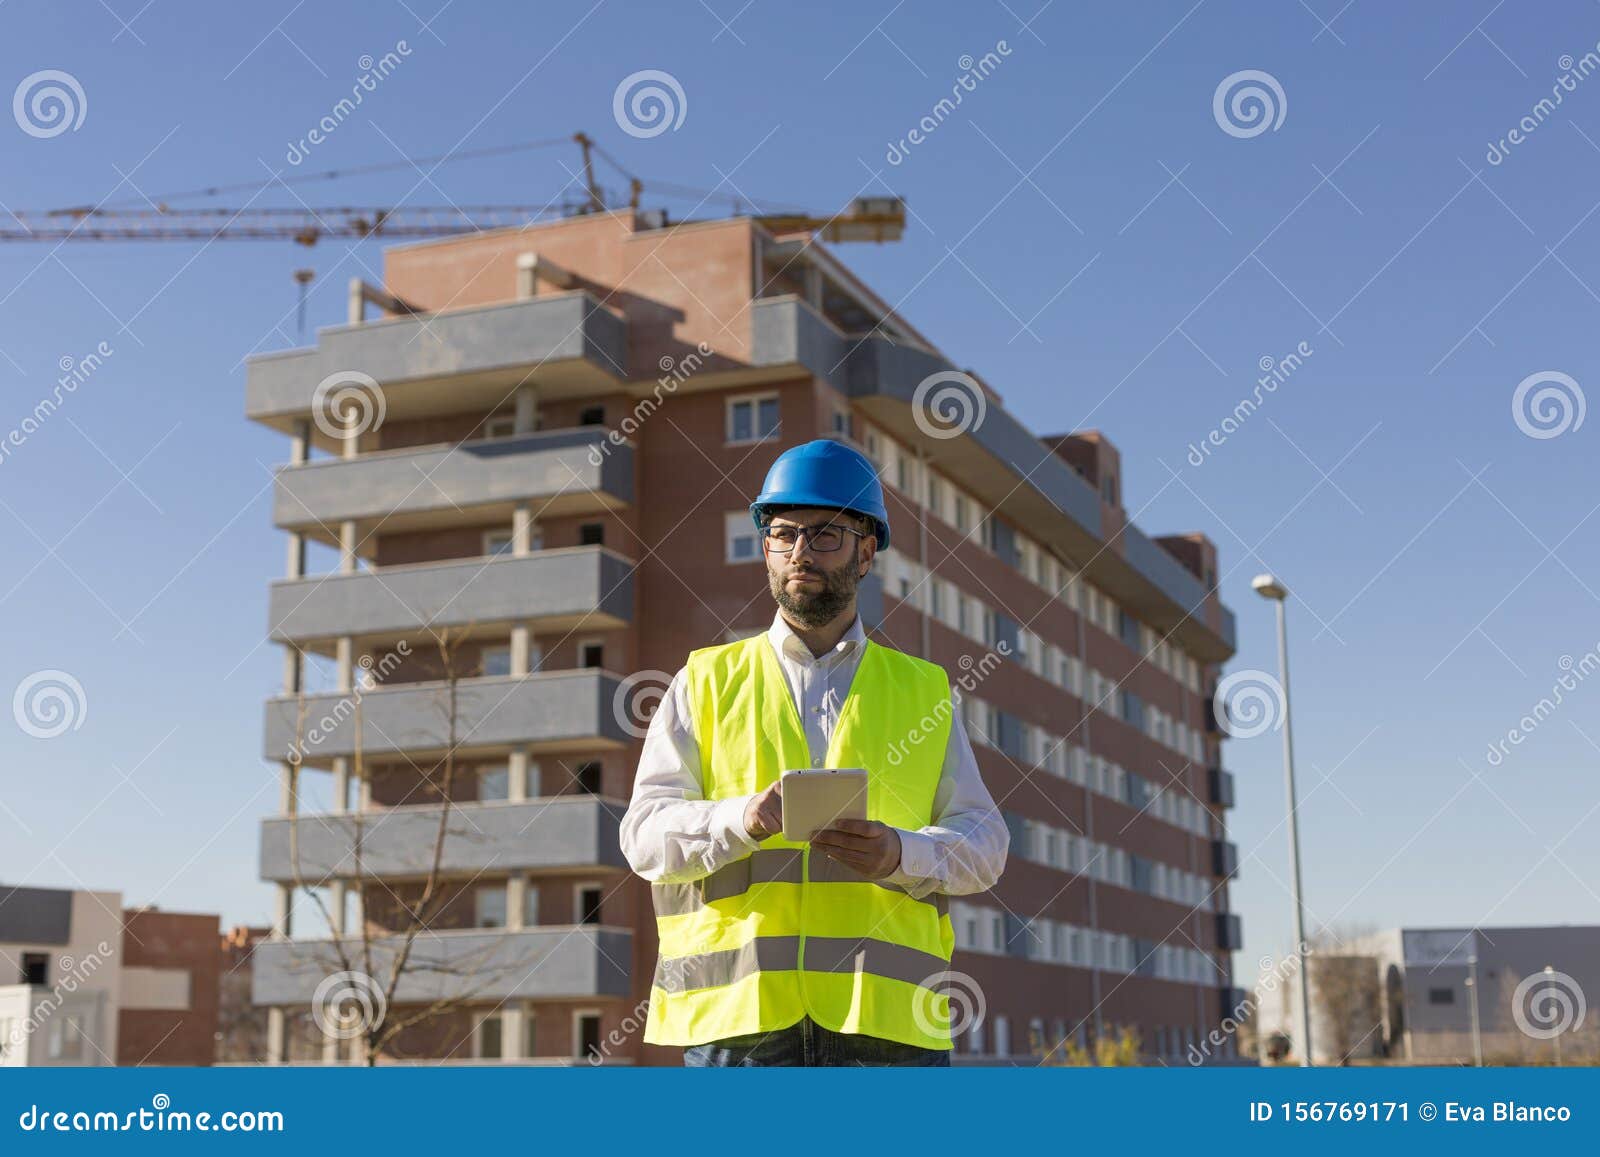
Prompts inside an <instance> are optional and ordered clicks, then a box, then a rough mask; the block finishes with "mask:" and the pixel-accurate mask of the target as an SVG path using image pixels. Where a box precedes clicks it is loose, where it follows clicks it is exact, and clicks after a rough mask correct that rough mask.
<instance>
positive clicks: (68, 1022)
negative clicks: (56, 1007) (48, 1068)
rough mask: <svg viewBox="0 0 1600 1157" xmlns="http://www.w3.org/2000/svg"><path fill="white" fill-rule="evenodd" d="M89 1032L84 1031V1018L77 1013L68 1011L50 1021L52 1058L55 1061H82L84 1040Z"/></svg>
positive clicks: (87, 1037) (83, 1058)
mask: <svg viewBox="0 0 1600 1157" xmlns="http://www.w3.org/2000/svg"><path fill="white" fill-rule="evenodd" d="M88 1039H89V1034H88V1033H87V1032H85V1031H84V1027H83V1018H82V1016H80V1015H79V1014H77V1013H66V1014H64V1015H62V1016H58V1017H56V1018H55V1019H54V1020H52V1021H51V1022H50V1047H49V1053H50V1059H51V1060H53V1061H81V1060H85V1059H86V1058H85V1057H84V1055H83V1053H84V1049H83V1046H84V1042H85V1041H87V1040H88Z"/></svg>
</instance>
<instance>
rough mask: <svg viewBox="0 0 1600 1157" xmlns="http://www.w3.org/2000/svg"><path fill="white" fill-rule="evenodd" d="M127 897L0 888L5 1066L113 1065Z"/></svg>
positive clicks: (0, 1023) (1, 1057)
mask: <svg viewBox="0 0 1600 1157" xmlns="http://www.w3.org/2000/svg"><path fill="white" fill-rule="evenodd" d="M122 927H123V921H122V896H121V894H120V893H117V892H72V891H66V890H62V889H56V888H0V1068H4V1067H17V1066H22V1065H110V1064H114V1063H115V1060H114V1058H115V1057H116V1055H117V1027H118V1015H117V1014H118V1007H119V993H118V989H119V986H120V984H121V968H120V957H121V949H122Z"/></svg>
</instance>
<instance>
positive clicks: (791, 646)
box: [767, 611, 867, 663]
mask: <svg viewBox="0 0 1600 1157" xmlns="http://www.w3.org/2000/svg"><path fill="white" fill-rule="evenodd" d="M767 638H768V639H769V640H771V642H772V647H773V649H774V650H775V651H777V652H778V654H779V655H782V656H784V657H785V658H788V659H794V660H797V661H799V662H804V663H820V662H823V661H824V660H827V659H839V658H843V657H844V656H846V655H849V654H850V653H851V652H853V651H855V650H856V648H858V647H860V646H861V645H862V644H863V643H865V642H866V641H867V632H866V631H865V630H863V629H862V626H861V616H860V615H859V614H858V615H856V617H855V618H854V619H852V620H851V622H850V628H849V630H847V631H845V633H844V635H843V636H841V637H840V639H839V641H838V642H837V643H835V644H834V647H833V650H832V651H829V652H828V653H826V654H823V655H812V653H811V648H810V647H808V646H806V644H805V641H804V640H803V639H801V638H800V636H799V635H797V634H795V633H794V628H793V627H791V626H790V625H789V621H788V620H787V619H785V618H784V617H783V612H782V611H777V612H775V613H774V614H773V616H772V626H771V627H770V628H768V630H767Z"/></svg>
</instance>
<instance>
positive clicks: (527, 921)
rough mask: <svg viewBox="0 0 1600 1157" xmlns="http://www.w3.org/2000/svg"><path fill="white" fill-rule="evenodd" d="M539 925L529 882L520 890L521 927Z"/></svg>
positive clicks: (534, 892) (536, 888)
mask: <svg viewBox="0 0 1600 1157" xmlns="http://www.w3.org/2000/svg"><path fill="white" fill-rule="evenodd" d="M538 925H539V885H538V884H536V883H534V882H533V881H532V880H529V881H528V883H527V885H526V886H525V887H524V888H523V889H522V926H523V927H524V928H536V927H538ZM526 1055H527V1056H530V1057H531V1056H532V1055H533V1050H532V1049H531V1048H530V1049H528V1050H527V1054H526Z"/></svg>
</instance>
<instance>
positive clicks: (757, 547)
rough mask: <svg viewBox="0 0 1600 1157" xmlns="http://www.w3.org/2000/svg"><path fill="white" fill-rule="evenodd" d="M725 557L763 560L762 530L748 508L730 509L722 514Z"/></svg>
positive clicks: (735, 559) (730, 560)
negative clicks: (758, 527) (757, 527)
mask: <svg viewBox="0 0 1600 1157" xmlns="http://www.w3.org/2000/svg"><path fill="white" fill-rule="evenodd" d="M722 542H723V557H724V558H725V559H726V560H727V561H728V562H730V563H733V562H759V561H761V532H760V531H759V530H757V529H756V524H755V523H754V522H752V521H751V519H750V512H749V511H748V510H730V511H728V513H727V514H724V515H723V516H722Z"/></svg>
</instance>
